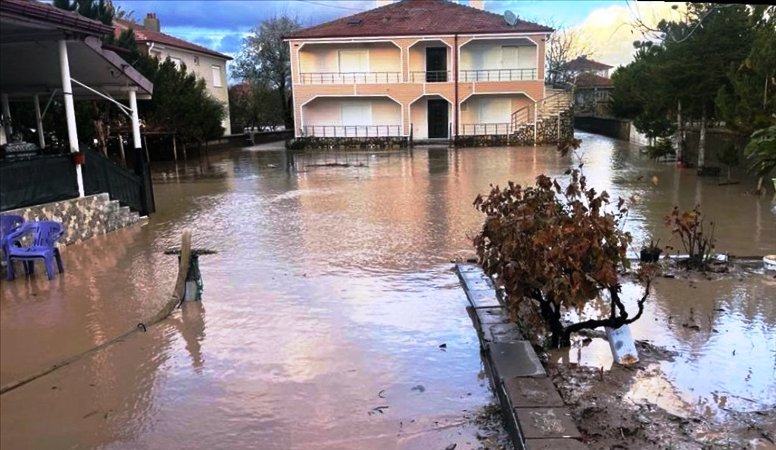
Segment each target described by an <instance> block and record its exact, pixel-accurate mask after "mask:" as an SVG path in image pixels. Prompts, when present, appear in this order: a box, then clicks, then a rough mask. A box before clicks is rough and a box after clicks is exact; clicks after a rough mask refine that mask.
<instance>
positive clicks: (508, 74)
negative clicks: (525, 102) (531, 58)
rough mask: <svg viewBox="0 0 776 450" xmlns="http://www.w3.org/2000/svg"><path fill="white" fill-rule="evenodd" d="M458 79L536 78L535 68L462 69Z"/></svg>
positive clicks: (511, 79)
mask: <svg viewBox="0 0 776 450" xmlns="http://www.w3.org/2000/svg"><path fill="white" fill-rule="evenodd" d="M458 79H459V81H521V80H536V69H478V70H462V71H461V72H460V76H459V77H458Z"/></svg>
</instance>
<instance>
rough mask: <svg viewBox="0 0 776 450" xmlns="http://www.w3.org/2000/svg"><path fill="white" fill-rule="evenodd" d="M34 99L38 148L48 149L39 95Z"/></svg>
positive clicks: (34, 96)
mask: <svg viewBox="0 0 776 450" xmlns="http://www.w3.org/2000/svg"><path fill="white" fill-rule="evenodd" d="M32 98H33V100H34V101H35V121H36V122H37V126H38V146H40V148H41V149H44V148H46V138H45V137H44V136H43V117H42V116H41V115H40V99H39V98H38V94H35V95H33V96H32Z"/></svg>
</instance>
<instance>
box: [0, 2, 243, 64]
mask: <svg viewBox="0 0 776 450" xmlns="http://www.w3.org/2000/svg"><path fill="white" fill-rule="evenodd" d="M2 1H3V2H4V1H5V0H2ZM114 22H115V25H116V27H115V29H114V33H115V35H116V37H118V36H119V35H120V34H121V32H122V31H124V30H126V29H127V28H132V29H133V30H134V31H135V41H137V42H138V43H144V42H156V43H158V44H162V45H167V46H170V47H176V48H180V49H184V50H189V51H192V52H198V53H204V54H206V55H210V56H215V57H216V58H221V59H226V60H231V59H232V57H231V56H227V55H224V54H223V53H218V52H217V51H215V50H210V49H209V48H207V47H203V46H201V45H197V44H194V43H191V42H189V41H184V40H183V39H180V38H176V37H175V36H170V35H169V34H164V33H162V32H159V31H154V30H149V29H148V28H145V27H143V25H140V24H138V23H135V22H130V21H128V20H121V19H116V20H115V21H114Z"/></svg>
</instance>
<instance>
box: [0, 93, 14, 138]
mask: <svg viewBox="0 0 776 450" xmlns="http://www.w3.org/2000/svg"><path fill="white" fill-rule="evenodd" d="M0 102H2V104H3V126H4V127H5V133H6V134H7V135H8V136H7V139H8V142H11V136H12V135H13V127H11V105H10V103H8V94H2V95H0Z"/></svg>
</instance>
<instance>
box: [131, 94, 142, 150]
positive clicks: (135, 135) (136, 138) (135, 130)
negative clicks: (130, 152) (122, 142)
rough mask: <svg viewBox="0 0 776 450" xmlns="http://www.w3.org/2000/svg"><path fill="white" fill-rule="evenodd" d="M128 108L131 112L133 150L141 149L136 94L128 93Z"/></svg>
mask: <svg viewBox="0 0 776 450" xmlns="http://www.w3.org/2000/svg"><path fill="white" fill-rule="evenodd" d="M129 108H130V109H131V110H132V142H133V143H134V144H135V148H141V147H142V146H143V145H142V143H141V142H140V116H139V115H138V113H137V92H135V90H134V89H133V90H131V91H129Z"/></svg>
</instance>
